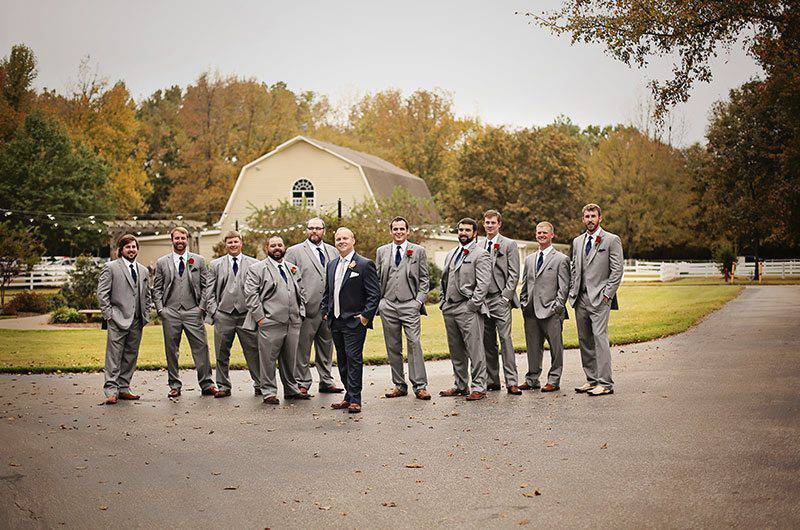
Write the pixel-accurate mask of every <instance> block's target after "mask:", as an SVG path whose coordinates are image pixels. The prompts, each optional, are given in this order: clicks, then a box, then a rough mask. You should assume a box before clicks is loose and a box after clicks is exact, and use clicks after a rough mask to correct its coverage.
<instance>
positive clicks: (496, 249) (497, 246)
mask: <svg viewBox="0 0 800 530" xmlns="http://www.w3.org/2000/svg"><path fill="white" fill-rule="evenodd" d="M498 250H500V243H495V244H494V251H495V252H497V251H498Z"/></svg>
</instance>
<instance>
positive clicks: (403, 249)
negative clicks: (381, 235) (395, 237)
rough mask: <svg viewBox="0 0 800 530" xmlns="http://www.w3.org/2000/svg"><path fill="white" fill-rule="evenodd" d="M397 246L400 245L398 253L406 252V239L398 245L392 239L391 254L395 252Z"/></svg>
mask: <svg viewBox="0 0 800 530" xmlns="http://www.w3.org/2000/svg"><path fill="white" fill-rule="evenodd" d="M398 246H399V247H400V254H405V253H406V249H407V248H408V239H406V240H405V241H403V242H402V243H401V244H400V245H398V244H397V243H395V242H394V241H392V255H394V253H395V252H397V247H398Z"/></svg>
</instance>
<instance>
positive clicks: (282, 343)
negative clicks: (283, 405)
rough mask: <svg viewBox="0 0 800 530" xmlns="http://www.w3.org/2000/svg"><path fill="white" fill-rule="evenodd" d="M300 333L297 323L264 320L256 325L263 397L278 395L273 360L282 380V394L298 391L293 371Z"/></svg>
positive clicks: (287, 394)
mask: <svg viewBox="0 0 800 530" xmlns="http://www.w3.org/2000/svg"><path fill="white" fill-rule="evenodd" d="M299 336H300V323H299V322H297V323H295V324H292V323H288V324H280V323H278V322H264V323H263V324H261V325H260V326H258V356H259V359H260V374H259V375H260V376H261V392H262V393H263V395H264V397H268V396H277V394H278V383H277V381H276V380H275V363H276V362H277V363H278V370H279V372H280V376H281V383H283V395H284V396H294V395H295V394H299V393H300V389H299V388H298V386H297V380H296V379H295V373H294V367H295V364H296V355H297V341H298V338H299Z"/></svg>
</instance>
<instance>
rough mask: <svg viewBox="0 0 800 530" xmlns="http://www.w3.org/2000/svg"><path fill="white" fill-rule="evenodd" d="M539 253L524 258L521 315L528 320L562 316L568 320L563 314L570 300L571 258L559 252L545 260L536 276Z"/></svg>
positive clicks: (551, 254)
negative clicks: (568, 298)
mask: <svg viewBox="0 0 800 530" xmlns="http://www.w3.org/2000/svg"><path fill="white" fill-rule="evenodd" d="M538 254H539V253H538V252H534V253H533V254H531V255H530V256H528V257H527V258H525V267H524V268H523V270H522V294H521V295H520V302H521V303H522V314H523V315H525V316H527V317H534V316H535V317H536V318H541V319H544V318H549V317H551V316H552V315H555V314H559V315H564V317H565V318H569V317H567V312H566V311H565V310H564V308H565V306H566V303H567V296H569V285H570V267H569V258H568V257H567V256H566V255H565V254H562V253H561V252H559V251H558V250H556V249H553V250H551V251H550V253H549V254H547V256H546V257H545V258H544V261H543V262H542V267H541V268H540V269H539V272H538V273H537V272H536V259H537V255H538Z"/></svg>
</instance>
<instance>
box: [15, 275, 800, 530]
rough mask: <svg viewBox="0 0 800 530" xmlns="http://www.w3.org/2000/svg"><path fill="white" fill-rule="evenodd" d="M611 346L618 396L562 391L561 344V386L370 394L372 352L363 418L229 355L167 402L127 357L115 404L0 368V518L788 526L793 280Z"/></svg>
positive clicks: (375, 377)
mask: <svg viewBox="0 0 800 530" xmlns="http://www.w3.org/2000/svg"><path fill="white" fill-rule="evenodd" d="M567 325H574V324H573V323H571V322H570V323H568V324H567ZM53 347H56V348H57V347H58V345H56V344H54V345H53ZM614 360H615V362H614V365H615V380H616V383H617V387H616V388H617V392H618V393H617V394H615V395H614V396H609V397H601V398H588V397H584V396H577V395H574V394H573V393H572V390H571V387H572V386H573V385H575V384H579V383H581V382H582V381H581V379H582V376H581V370H580V362H579V356H578V353H577V352H576V351H570V352H568V360H567V362H566V367H565V381H564V385H563V389H564V390H563V391H562V392H560V393H557V394H555V395H542V394H540V393H526V394H525V395H524V396H521V397H515V396H509V395H507V394H505V391H503V393H492V394H491V396H490V398H489V399H486V400H484V401H482V402H478V403H466V402H464V401H462V400H454V399H445V398H439V397H434V399H433V400H432V401H430V402H427V403H424V402H419V401H416V400H413V399H411V398H409V399H400V400H386V399H381V398H380V397H379V396H380V395H382V393H383V391H384V390H385V387H386V386H387V384H388V382H389V375H388V368H387V367H375V368H368V369H367V370H366V377H365V390H366V392H365V407H364V413H363V414H362V415H361V416H360V417H352V416H348V415H347V414H344V413H341V412H335V411H331V410H330V409H328V404H329V403H330V402H331V401H332V400H333V398H332V397H328V396H325V397H317V398H315V399H313V400H311V401H310V402H304V403H298V404H291V405H285V406H284V405H282V406H280V407H278V408H270V407H265V406H262V405H261V402H260V400H258V399H257V398H255V397H253V396H252V394H251V390H250V385H249V382H248V380H247V379H248V378H247V376H246V372H243V371H239V372H236V373H235V374H234V375H235V378H234V383H235V384H234V396H233V397H231V398H228V399H225V400H215V399H213V398H202V397H200V395H199V391H198V389H197V386H196V384H192V383H191V381H192V378H193V377H194V375H193V374H192V373H191V372H185V373H184V374H183V378H184V383H185V387H184V388H185V389H188V388H191V387H194V389H193V390H192V391H187V392H184V396H183V397H182V398H181V399H180V402H178V403H173V402H170V401H169V400H168V399H166V397H165V394H166V373H165V372H140V373H137V374H136V376H135V378H134V388H135V389H136V390H137V391H139V392H140V393H142V394H143V399H142V401H140V402H137V403H122V404H120V405H117V406H115V407H104V406H100V405H99V403H100V402H101V401H102V394H101V391H100V387H101V384H102V377H101V375H100V374H86V375H37V376H13V375H3V376H0V409H1V410H2V412H3V414H2V420H0V421H2V428H0V448H1V449H0V452H1V453H2V458H1V459H0V473H1V475H0V478H1V479H2V480H0V527H4V528H8V527H58V526H60V525H62V524H66V525H67V526H69V527H110V526H112V525H113V526H116V527H123V528H125V527H128V528H138V527H163V526H167V525H176V526H178V525H179V526H188V525H192V526H197V525H204V524H205V525H213V526H217V527H222V526H225V527H237V528H264V527H272V528H281V527H297V528H308V527H339V526H341V527H351V528H356V527H357V528H366V527H380V528H396V527H401V526H405V527H442V526H453V525H463V526H467V527H487V526H491V527H516V526H518V525H523V526H524V525H530V526H556V527H582V528H585V527H587V526H594V525H597V526H598V527H601V528H604V527H632V526H637V527H642V526H655V527H664V526H680V527H686V526H710V527H728V526H739V527H746V526H750V527H768V526H773V527H792V526H794V527H797V526H798V525H800V508H799V506H800V501H798V492H800V446H798V439H800V392H798V381H800V362H799V361H800V286H774V287H773V286H763V287H748V288H747V289H745V290H744V292H743V293H742V295H741V296H740V297H739V298H737V299H736V300H734V301H732V302H731V303H729V304H728V305H727V306H726V307H725V308H724V309H722V310H721V311H719V312H717V313H715V314H713V315H711V316H710V317H709V318H708V319H706V320H705V321H704V322H703V323H702V324H700V325H699V326H698V327H696V328H694V329H692V330H690V331H689V332H687V333H684V334H681V335H678V336H675V337H672V338H668V339H663V340H659V341H654V342H650V343H645V344H640V345H631V346H625V347H622V348H615V349H614ZM518 361H519V368H520V370H521V371H523V372H524V370H525V360H524V357H522V356H519V357H518ZM428 370H429V375H430V379H431V382H432V384H431V389H432V390H433V391H434V392H433V393H434V394H436V392H438V390H440V389H442V388H445V387H447V386H449V385H450V383H451V376H450V365H449V363H448V362H435V363H428ZM187 382H189V384H186V383H187Z"/></svg>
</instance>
